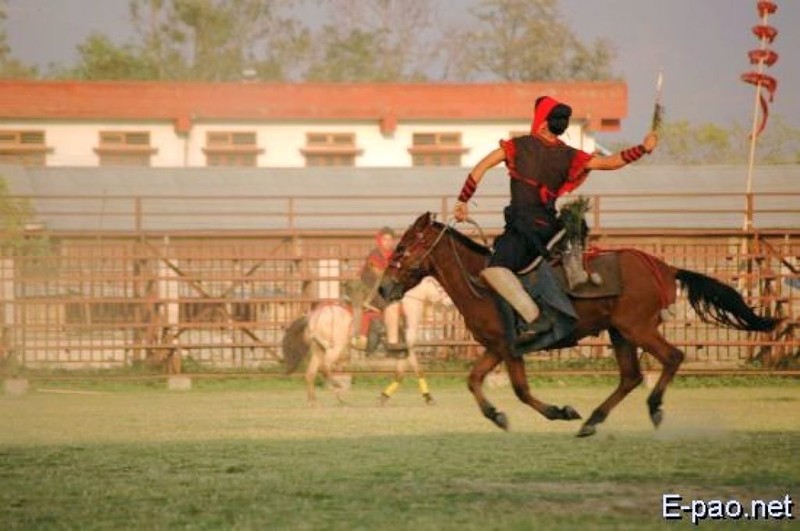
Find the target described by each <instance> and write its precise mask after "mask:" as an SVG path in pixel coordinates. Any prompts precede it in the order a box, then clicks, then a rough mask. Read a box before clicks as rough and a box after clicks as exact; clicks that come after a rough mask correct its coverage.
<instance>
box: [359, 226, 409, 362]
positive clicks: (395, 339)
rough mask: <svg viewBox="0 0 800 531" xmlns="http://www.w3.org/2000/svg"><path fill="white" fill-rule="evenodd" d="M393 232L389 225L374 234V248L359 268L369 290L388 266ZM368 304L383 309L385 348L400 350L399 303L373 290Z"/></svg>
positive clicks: (392, 245)
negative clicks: (389, 300) (373, 292)
mask: <svg viewBox="0 0 800 531" xmlns="http://www.w3.org/2000/svg"><path fill="white" fill-rule="evenodd" d="M394 239H395V234H394V231H393V230H392V229H391V228H389V227H383V228H382V229H380V230H379V231H378V232H377V234H376V235H375V244H376V246H375V248H374V249H373V250H372V251H370V253H369V255H368V256H367V260H366V262H365V263H364V267H363V268H362V269H361V281H362V282H363V283H364V285H365V286H367V287H368V288H369V289H370V290H373V291H374V286H376V284H377V283H378V282H380V280H381V277H383V272H384V271H385V270H386V268H387V267H388V266H389V258H390V257H391V256H392V253H393V252H394V245H395V242H394ZM367 303H368V304H370V305H372V306H374V307H375V308H377V309H379V310H382V311H383V323H384V325H386V350H402V349H403V345H402V344H401V343H400V303H399V302H393V303H389V302H387V301H386V300H385V299H384V298H383V297H381V296H380V294H378V293H377V292H375V294H374V296H373V297H372V299H371V300H369V301H367Z"/></svg>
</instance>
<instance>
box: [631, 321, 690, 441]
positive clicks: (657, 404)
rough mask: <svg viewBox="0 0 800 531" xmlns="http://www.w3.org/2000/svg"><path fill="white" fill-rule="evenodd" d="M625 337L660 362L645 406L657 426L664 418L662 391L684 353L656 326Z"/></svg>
mask: <svg viewBox="0 0 800 531" xmlns="http://www.w3.org/2000/svg"><path fill="white" fill-rule="evenodd" d="M626 337H627V338H628V339H629V340H631V341H632V342H634V343H636V344H637V345H639V346H640V347H642V348H643V349H644V350H646V351H647V352H649V353H650V354H652V355H653V356H655V358H656V359H657V360H658V361H659V362H661V366H662V369H661V376H660V377H659V378H658V382H656V385H655V387H654V388H653V391H652V392H651V393H650V396H648V397H647V408H648V411H649V413H650V420H652V421H653V425H654V426H655V427H656V428H657V427H658V426H659V425H660V424H661V421H662V420H663V419H664V412H663V411H662V410H661V404H662V402H663V400H664V392H665V391H666V390H667V386H668V385H669V383H670V382H671V381H672V379H673V378H674V377H675V373H677V372H678V368H679V367H680V366H681V363H683V358H684V354H683V352H682V351H681V350H680V349H678V348H677V347H675V346H674V345H672V344H671V343H669V342H668V341H667V340H666V339H664V336H662V335H661V334H660V333H659V332H658V330H657V329H656V328H653V329H652V331H650V332H649V333H644V334H636V335H628V334H626Z"/></svg>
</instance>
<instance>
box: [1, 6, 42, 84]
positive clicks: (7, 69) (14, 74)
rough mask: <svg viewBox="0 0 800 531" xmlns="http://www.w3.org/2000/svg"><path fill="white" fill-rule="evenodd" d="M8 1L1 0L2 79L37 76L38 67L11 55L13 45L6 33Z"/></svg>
mask: <svg viewBox="0 0 800 531" xmlns="http://www.w3.org/2000/svg"><path fill="white" fill-rule="evenodd" d="M6 19H7V15H6V2H5V0H0V79H21V78H30V77H36V75H37V72H36V68H33V67H30V66H27V65H25V64H23V63H22V62H21V61H19V60H17V59H15V58H14V57H13V56H12V55H11V47H10V46H9V44H8V36H7V35H6V29H5V26H6Z"/></svg>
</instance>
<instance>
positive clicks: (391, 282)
mask: <svg viewBox="0 0 800 531" xmlns="http://www.w3.org/2000/svg"><path fill="white" fill-rule="evenodd" d="M443 230H445V229H444V227H442V225H441V224H438V223H435V221H434V216H433V214H431V213H430V212H426V213H425V214H422V215H421V216H420V217H418V218H417V220H416V221H415V222H414V223H413V224H412V225H411V226H410V227H409V228H408V230H406V232H405V233H404V234H403V237H402V238H400V242H399V243H398V244H397V247H395V250H394V253H393V254H392V256H391V258H389V266H388V267H387V268H386V271H384V273H383V281H382V282H381V286H380V294H381V296H382V297H383V298H384V299H386V300H388V301H396V300H400V299H401V298H402V297H403V294H404V293H405V292H406V291H408V290H409V289H411V288H413V287H414V286H416V285H417V284H419V282H420V281H421V280H422V279H423V278H425V277H426V276H428V275H430V274H431V273H432V267H431V261H430V260H429V257H430V253H431V251H432V249H433V247H434V246H435V245H436V243H437V242H438V240H439V239H440V238H441V233H442V231H443Z"/></svg>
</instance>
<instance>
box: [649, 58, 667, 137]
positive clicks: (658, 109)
mask: <svg viewBox="0 0 800 531" xmlns="http://www.w3.org/2000/svg"><path fill="white" fill-rule="evenodd" d="M663 86H664V72H663V71H661V70H659V72H658V79H656V101H655V104H654V106H653V122H652V123H651V124H650V130H651V131H658V129H659V128H660V127H661V121H662V118H663V117H664V106H663V105H661V88H662V87H663Z"/></svg>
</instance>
